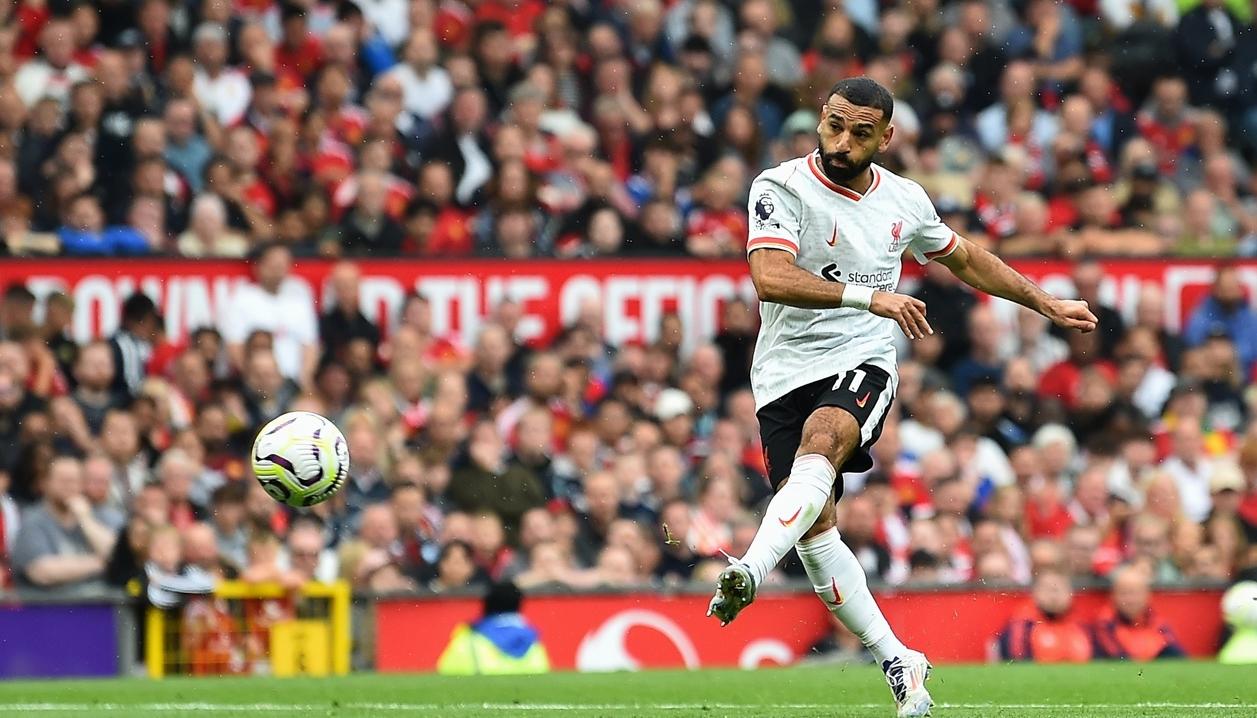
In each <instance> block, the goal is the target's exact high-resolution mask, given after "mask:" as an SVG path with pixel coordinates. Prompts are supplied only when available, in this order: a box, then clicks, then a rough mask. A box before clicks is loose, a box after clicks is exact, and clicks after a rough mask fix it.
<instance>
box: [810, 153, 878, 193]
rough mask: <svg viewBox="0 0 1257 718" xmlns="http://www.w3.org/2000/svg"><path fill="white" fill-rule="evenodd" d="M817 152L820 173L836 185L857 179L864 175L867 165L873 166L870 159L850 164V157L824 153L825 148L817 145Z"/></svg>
mask: <svg viewBox="0 0 1257 718" xmlns="http://www.w3.org/2000/svg"><path fill="white" fill-rule="evenodd" d="M817 150H818V151H819V152H820V153H821V171H822V172H824V173H825V176H826V177H828V178H829V179H831V180H833V181H834V182H837V183H838V184H846V183H848V182H850V181H851V180H853V179H855V178H856V177H859V176H860V175H862V174H864V172H865V170H867V169H868V168H869V165H871V164H873V158H872V157H869V158H868V159H867V160H865V161H863V162H860V163H858V164H856V163H852V162H851V155H847V156H846V157H842V156H841V155H839V154H838V153H837V152H826V151H825V148H824V147H821V146H819V145H818V146H817ZM839 161H845V162H846V163H847V164H845V165H839V164H835V163H836V162H839Z"/></svg>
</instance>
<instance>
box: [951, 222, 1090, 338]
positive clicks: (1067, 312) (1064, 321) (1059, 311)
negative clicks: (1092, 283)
mask: <svg viewBox="0 0 1257 718" xmlns="http://www.w3.org/2000/svg"><path fill="white" fill-rule="evenodd" d="M934 261H936V262H938V263H940V264H942V265H943V266H944V267H947V268H948V269H950V270H951V272H952V274H954V275H956V277H958V278H959V279H960V280H961V281H962V282H964V283H965V284H968V285H969V286H971V287H973V288H974V289H980V290H982V291H984V292H986V293H987V294H991V295H993V296H996V297H1002V298H1004V299H1007V300H1009V301H1012V302H1017V303H1018V304H1020V305H1022V306H1024V307H1028V308H1030V309H1033V310H1034V311H1036V312H1038V313H1039V314H1042V315H1043V316H1045V317H1047V318H1048V319H1051V320H1052V323H1053V324H1056V325H1057V326H1060V327H1064V328H1066V329H1077V330H1078V331H1080V332H1089V331H1092V330H1094V329H1095V328H1096V323H1097V321H1099V320H1097V319H1096V316H1095V315H1094V314H1092V313H1091V310H1090V309H1088V308H1087V303H1086V302H1084V301H1080V300H1076V299H1061V298H1059V297H1054V296H1052V295H1051V294H1048V293H1047V292H1045V291H1043V290H1042V289H1040V288H1039V286H1038V285H1037V284H1035V283H1034V282H1032V281H1030V280H1029V279H1027V278H1026V277H1025V276H1024V275H1023V274H1021V272H1018V271H1017V270H1015V269H1013V268H1012V267H1010V266H1008V265H1007V264H1005V263H1004V261H1003V260H1002V259H1000V258H999V257H996V256H995V255H994V254H991V253H990V252H988V251H986V250H985V249H983V248H981V247H979V246H978V245H976V244H974V243H973V242H970V241H969V240H967V239H965V238H963V237H960V236H957V237H956V247H955V249H953V250H952V251H951V252H950V253H948V254H947V255H945V256H942V257H937V258H935V260H934Z"/></svg>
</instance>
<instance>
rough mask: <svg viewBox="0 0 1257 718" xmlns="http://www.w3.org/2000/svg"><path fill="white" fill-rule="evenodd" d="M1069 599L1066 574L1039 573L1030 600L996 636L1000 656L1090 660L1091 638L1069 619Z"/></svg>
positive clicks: (1052, 660) (1070, 592)
mask: <svg viewBox="0 0 1257 718" xmlns="http://www.w3.org/2000/svg"><path fill="white" fill-rule="evenodd" d="M1072 602H1073V589H1072V588H1071V587H1070V585H1069V577H1068V576H1066V575H1065V574H1063V573H1059V572H1057V571H1055V570H1050V571H1044V572H1042V573H1040V574H1039V575H1038V576H1037V577H1036V578H1035V580H1034V585H1033V587H1032V589H1031V597H1030V600H1029V601H1028V602H1027V603H1026V604H1025V605H1024V606H1022V607H1021V608H1020V609H1018V611H1017V612H1016V613H1015V614H1014V616H1013V618H1012V619H1011V620H1010V621H1009V624H1008V625H1007V626H1006V627H1005V628H1004V629H1003V630H1002V631H1000V633H999V635H998V636H996V642H997V644H998V647H999V657H1000V658H1001V659H1002V660H1006V661H1033V662H1035V663H1061V662H1066V663H1085V662H1087V661H1089V660H1091V650H1092V649H1091V637H1090V636H1089V635H1088V633H1087V630H1086V628H1085V627H1083V625H1082V624H1080V623H1078V622H1077V621H1075V620H1073V619H1072V618H1070V608H1071V604H1072Z"/></svg>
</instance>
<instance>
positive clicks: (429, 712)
mask: <svg viewBox="0 0 1257 718" xmlns="http://www.w3.org/2000/svg"><path fill="white" fill-rule="evenodd" d="M1255 679H1257V667H1252V666H1250V667H1226V666H1219V665H1216V664H1213V663H1187V662H1173V663H1159V664H1153V665H1146V664H1145V665H1137V664H1128V663H1104V664H1091V665H1085V666H1033V665H1015V666H942V667H939V668H938V669H936V671H935V673H934V678H933V679H932V680H931V682H930V687H931V690H932V692H933V694H934V698H935V700H936V701H937V702H938V705H937V706H936V707H935V709H934V715H935V716H938V717H939V718H977V717H979V716H981V717H983V718H985V717H987V716H991V717H992V718H994V717H996V716H999V717H1000V718H1003V717H1004V716H1027V717H1029V718H1124V717H1134V716H1138V717H1140V718H1152V717H1160V716H1166V717H1167V718H1168V717H1169V716H1175V717H1176V718H1177V717H1179V716H1202V717H1207V718H1223V717H1224V716H1225V717H1227V718H1230V717H1232V716H1234V717H1235V718H1240V717H1241V716H1243V717H1244V718H1252V717H1253V716H1257V680H1255ZM0 715H5V716H11V715H12V716H17V715H21V716H24V717H26V718H45V717H52V716H128V717H130V716H149V715H161V716H215V717H218V716H433V717H434V718H471V717H473V716H494V717H497V718H503V717H505V716H528V717H532V716H606V718H627V717H629V716H633V717H638V716H640V717H642V718H656V717H663V718H685V717H690V716H693V717H702V718H718V717H720V716H731V717H734V718H745V717H747V716H783V717H785V718H804V717H806V716H842V717H850V718H865V717H866V716H868V717H870V718H872V717H887V716H893V715H894V710H893V708H892V707H891V704H890V693H889V691H888V690H887V688H886V686H885V684H884V683H883V681H882V677H881V673H880V672H878V671H877V670H876V669H875V668H872V667H868V666H861V667H841V666H833V667H807V668H782V669H772V670H759V671H736V670H704V671H694V672H687V671H649V672H643V673H615V674H574V673H560V674H553V675H548V676H532V677H514V678H458V679H453V678H442V677H438V676H430V675H423V676H418V675H374V674H356V675H352V676H348V677H344V678H323V679H314V678H295V679H268V678H221V679H220V678H201V679H167V680H163V681H150V680H144V679H119V680H102V681H22V682H7V683H0Z"/></svg>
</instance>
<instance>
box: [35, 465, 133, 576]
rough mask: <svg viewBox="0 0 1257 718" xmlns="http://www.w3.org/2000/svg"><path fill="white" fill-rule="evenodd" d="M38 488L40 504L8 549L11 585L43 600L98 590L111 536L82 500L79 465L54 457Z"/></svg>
mask: <svg viewBox="0 0 1257 718" xmlns="http://www.w3.org/2000/svg"><path fill="white" fill-rule="evenodd" d="M41 488H42V491H43V501H41V502H40V503H39V504H38V505H37V506H35V507H33V508H32V509H31V510H30V511H28V512H26V513H25V514H24V515H23V517H22V524H21V529H19V531H18V534H17V540H16V543H15V545H14V546H13V553H12V567H13V574H14V578H15V583H16V584H17V585H18V586H21V587H25V588H28V589H31V590H34V591H38V592H41V593H45V594H48V595H59V596H84V595H90V594H91V593H92V592H93V591H99V590H100V589H101V587H102V585H103V584H102V579H103V577H104V570H105V564H106V560H107V558H108V557H109V555H110V553H111V552H112V551H113V548H114V540H115V538H116V535H115V533H114V532H113V530H111V529H110V528H109V527H107V526H105V525H103V524H101V523H100V522H99V521H97V520H96V518H95V516H93V515H92V506H91V504H90V503H89V502H88V500H87V498H86V497H84V496H83V465H82V464H81V463H80V462H79V461H78V460H77V459H74V458H70V457H66V456H59V457H56V458H54V459H53V460H52V462H51V463H50V464H49V466H48V475H47V478H46V479H45V482H44V485H43V486H42V487H41Z"/></svg>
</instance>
